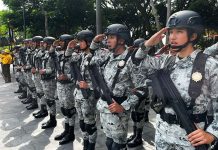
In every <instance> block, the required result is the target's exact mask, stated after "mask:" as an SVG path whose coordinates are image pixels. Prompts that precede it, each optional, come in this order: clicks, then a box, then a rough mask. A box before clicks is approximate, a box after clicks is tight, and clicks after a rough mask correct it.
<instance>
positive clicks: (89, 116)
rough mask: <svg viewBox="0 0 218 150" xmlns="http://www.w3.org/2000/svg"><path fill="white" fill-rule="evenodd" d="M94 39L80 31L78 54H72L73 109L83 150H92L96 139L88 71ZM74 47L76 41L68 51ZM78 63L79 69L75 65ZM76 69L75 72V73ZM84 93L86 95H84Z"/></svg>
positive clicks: (91, 86)
mask: <svg viewBox="0 0 218 150" xmlns="http://www.w3.org/2000/svg"><path fill="white" fill-rule="evenodd" d="M93 37H94V34H93V32H92V31H89V30H82V31H80V32H78V34H77V40H78V42H79V49H80V50H81V53H80V54H76V53H73V56H72V61H73V63H76V65H75V66H74V67H72V68H73V70H72V71H74V72H76V74H77V87H76V89H75V92H74V94H75V107H76V110H77V113H78V118H79V124H80V129H81V131H82V135H83V140H84V141H83V142H84V143H83V145H84V147H83V149H84V150H94V149H95V143H96V139H97V127H96V101H97V99H96V98H95V95H94V91H93V85H92V82H91V77H90V74H89V71H88V64H89V57H90V56H91V53H90V49H89V46H90V44H91V41H92V39H93ZM75 47H76V41H75V40H73V41H71V42H70V43H69V46H68V50H67V52H68V51H72V50H73V49H75ZM78 62H79V65H80V66H79V69H77V68H75V67H78V66H77V64H78ZM76 69H77V71H76ZM79 76H80V78H79ZM84 93H86V94H84Z"/></svg>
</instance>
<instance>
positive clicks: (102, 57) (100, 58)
mask: <svg viewBox="0 0 218 150" xmlns="http://www.w3.org/2000/svg"><path fill="white" fill-rule="evenodd" d="M90 49H91V50H92V51H94V57H92V60H91V62H90V64H98V65H101V64H102V63H104V62H105V61H107V59H108V57H109V56H110V54H111V52H110V51H109V50H108V49H103V48H102V47H101V44H99V43H95V42H94V41H92V43H91V45H90Z"/></svg>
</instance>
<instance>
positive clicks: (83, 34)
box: [76, 30, 94, 43]
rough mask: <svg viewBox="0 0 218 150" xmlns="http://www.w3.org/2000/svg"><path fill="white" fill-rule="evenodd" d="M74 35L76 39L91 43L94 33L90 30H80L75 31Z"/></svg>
mask: <svg viewBox="0 0 218 150" xmlns="http://www.w3.org/2000/svg"><path fill="white" fill-rule="evenodd" d="M76 37H77V39H78V40H84V41H86V42H88V43H91V42H92V39H93V38H94V33H93V32H92V31H90V30H82V31H80V32H78V33H77V36H76Z"/></svg>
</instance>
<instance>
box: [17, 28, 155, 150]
mask: <svg viewBox="0 0 218 150" xmlns="http://www.w3.org/2000/svg"><path fill="white" fill-rule="evenodd" d="M107 30H111V31H108V33H107V35H108V37H109V36H112V35H114V34H117V35H116V36H119V38H120V39H119V40H121V41H122V44H117V46H116V47H117V49H119V48H120V47H122V49H123V51H124V50H125V49H126V42H127V41H129V40H130V34H129V30H128V29H127V27H126V26H124V25H121V24H113V25H111V26H109V27H108V28H107ZM116 30H117V31H118V32H117V31H116ZM120 31H121V32H120ZM114 32H117V33H114ZM93 38H94V34H93V33H92V31H89V30H82V31H80V32H78V34H77V36H76V38H73V36H71V35H68V34H64V35H61V36H60V37H59V39H58V40H56V39H55V38H54V37H45V38H43V37H41V36H34V37H33V38H32V39H25V40H24V41H23V44H24V47H21V46H20V45H16V46H15V47H14V49H15V53H14V56H15V61H14V66H15V70H16V74H15V75H16V81H17V83H18V87H19V88H18V90H17V91H16V92H15V93H22V94H21V95H20V96H18V97H19V98H20V99H22V100H21V102H22V103H23V104H28V105H27V106H26V108H27V110H31V109H36V108H38V107H40V110H39V111H38V112H37V113H33V116H34V117H35V118H42V117H46V116H47V115H48V114H49V116H50V120H49V121H48V122H46V123H44V124H42V129H47V128H52V127H55V126H56V124H57V121H56V117H55V116H56V102H58V103H59V104H60V109H61V112H62V114H63V115H64V117H65V127H64V131H63V132H62V133H61V134H60V135H57V136H56V137H55V140H60V142H59V143H60V145H62V144H66V143H68V142H70V141H73V140H74V139H75V135H74V126H75V115H76V113H77V114H78V118H79V125H80V128H81V132H82V135H83V139H84V150H85V149H89V150H91V149H95V143H96V139H97V128H96V104H97V101H98V99H99V96H100V91H99V90H98V89H96V88H97V87H95V86H94V85H93V83H92V82H93V81H92V79H91V76H90V69H89V68H88V66H89V63H90V61H91V57H92V56H93V55H94V54H93V50H91V49H90V44H91V42H92V40H93ZM142 42H144V39H137V40H136V41H135V42H134V44H133V46H132V48H131V50H129V52H131V53H132V52H133V51H134V49H138V47H139V44H140V43H142ZM105 47H106V45H103V44H102V46H101V47H100V48H102V49H100V50H99V53H101V55H102V58H103V56H104V57H105V56H107V57H108V58H109V57H114V58H110V60H109V59H108V58H107V59H106V61H105V62H104V64H103V63H102V64H101V66H102V67H101V69H102V71H103V69H105V66H106V63H107V64H110V62H112V63H115V64H113V66H112V68H111V69H113V70H111V75H114V71H115V70H114V69H115V67H116V66H117V65H118V64H119V63H122V61H121V60H122V59H124V57H125V55H126V54H125V55H123V56H122V57H121V56H119V57H116V56H114V54H113V53H111V51H109V50H107V49H106V48H105ZM101 51H102V52H103V53H102V52H101ZM95 53H97V52H95ZM110 55H111V56H110ZM118 55H119V54H118ZM118 55H117V56H118ZM93 59H94V58H93ZM98 63H99V62H98ZM138 65H139V64H134V63H133V62H131V66H130V67H131V68H134V70H132V69H131V70H128V72H129V74H130V75H131V78H132V79H131V80H129V81H128V80H126V79H125V82H123V83H122V85H116V86H117V87H116V86H115V89H114V91H117V92H118V93H117V94H114V95H113V99H117V101H125V100H126V99H127V96H128V95H129V94H132V95H135V94H133V93H137V94H138V96H139V97H140V103H138V104H137V107H135V108H134V109H132V113H131V114H132V115H131V117H132V119H133V121H134V122H135V123H134V127H133V128H134V134H133V136H131V137H130V138H129V139H128V142H129V146H130V147H136V146H138V145H141V144H142V130H143V126H144V124H145V122H146V121H148V111H149V91H148V88H147V85H146V84H147V82H146V81H147V80H145V79H147V70H141V69H139V67H137V66H138ZM142 69H143V68H142ZM143 71H146V72H145V73H142V72H143ZM107 72H108V71H107ZM111 75H110V76H111ZM120 76H121V75H120ZM125 76H127V74H126V75H125ZM109 78H111V79H113V77H109ZM129 79H130V76H129ZM126 81H128V84H126ZM119 82H120V81H119ZM133 82H135V83H137V84H135V85H133ZM141 83H143V84H141ZM123 85H125V88H124V89H123V90H122V91H120V90H119V88H123ZM84 91H86V94H84ZM150 91H151V90H150ZM57 99H58V100H57ZM131 101H132V102H131V103H134V104H135V103H137V102H136V101H135V100H134V99H132V100H131ZM120 103H121V102H120ZM131 105H132V104H131ZM145 105H146V107H145ZM101 107H102V106H101ZM115 109H116V108H115ZM115 111H116V110H115ZM129 113H130V106H129V108H128V111H126V112H125V113H121V114H122V115H121V116H122V117H121V118H123V120H125V124H124V125H125V126H124V127H125V128H123V127H122V128H121V127H119V124H117V127H115V128H117V129H116V130H117V131H119V130H121V131H120V132H121V133H119V132H114V133H113V134H114V135H112V136H115V137H114V138H113V137H111V136H110V135H108V139H107V142H108V141H109V140H111V141H114V142H116V145H114V147H119V145H120V144H121V145H123V146H124V145H125V143H126V142H127V141H126V140H127V139H126V137H125V136H126V135H127V122H128V118H129ZM106 114H107V113H106ZM112 116H113V114H112ZM108 117H109V118H110V116H107V118H108ZM101 118H104V117H101ZM104 119H106V118H104ZM109 120H110V119H108V121H109ZM110 121H111V120H110ZM113 121H114V122H115V123H116V120H112V122H113ZM102 122H105V121H102ZM120 123H122V124H123V123H124V122H123V121H122V122H120ZM103 128H105V129H107V127H104V126H103ZM123 130H125V133H122V132H124V131H123ZM109 132H110V131H109ZM110 134H111V133H110ZM116 134H118V135H116ZM115 140H117V141H115ZM117 144H118V146H117Z"/></svg>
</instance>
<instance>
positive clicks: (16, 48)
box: [13, 45, 23, 93]
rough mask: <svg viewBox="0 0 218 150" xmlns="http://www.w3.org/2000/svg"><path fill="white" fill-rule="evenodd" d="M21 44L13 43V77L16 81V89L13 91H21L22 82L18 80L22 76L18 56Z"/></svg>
mask: <svg viewBox="0 0 218 150" xmlns="http://www.w3.org/2000/svg"><path fill="white" fill-rule="evenodd" d="M20 48H21V45H15V46H14V61H13V65H14V69H15V79H16V81H17V83H18V90H17V91H15V92H14V93H22V92H23V89H22V84H21V82H20V79H21V78H22V77H23V74H22V72H21V66H20V65H21V63H20V58H19V51H20Z"/></svg>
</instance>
